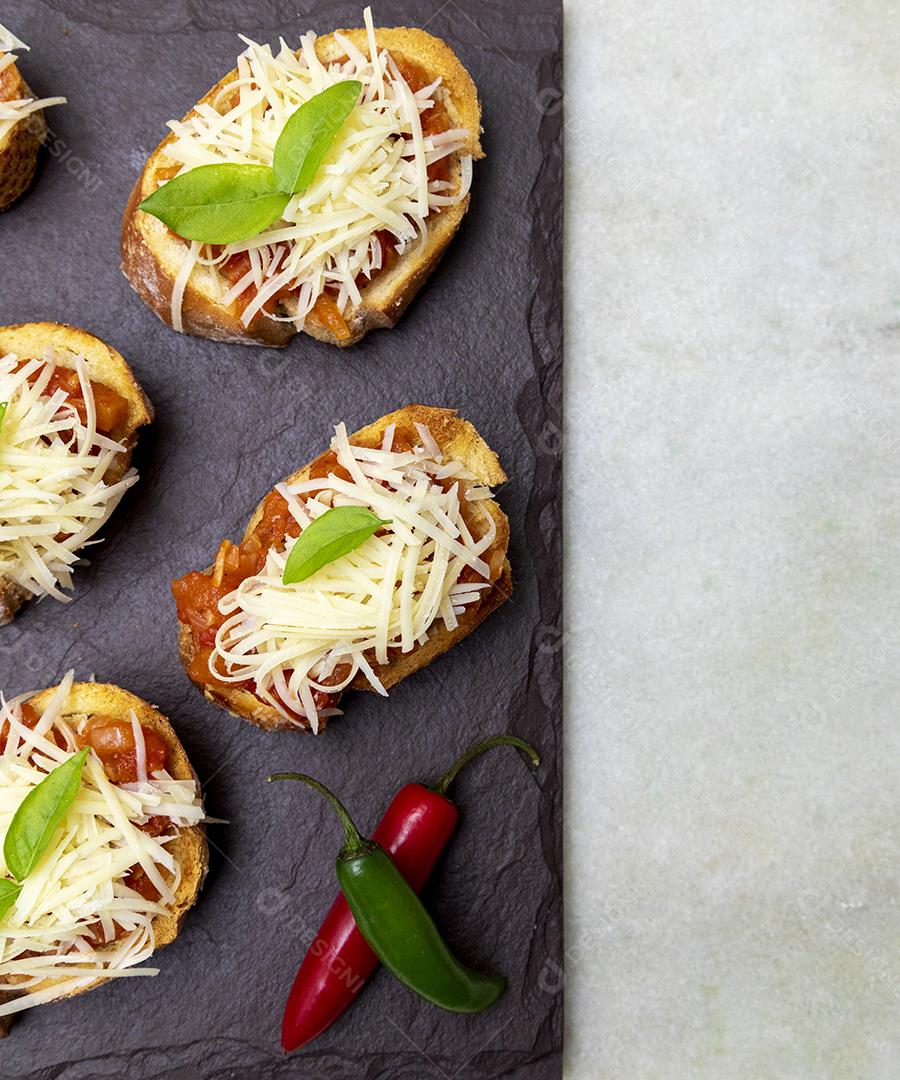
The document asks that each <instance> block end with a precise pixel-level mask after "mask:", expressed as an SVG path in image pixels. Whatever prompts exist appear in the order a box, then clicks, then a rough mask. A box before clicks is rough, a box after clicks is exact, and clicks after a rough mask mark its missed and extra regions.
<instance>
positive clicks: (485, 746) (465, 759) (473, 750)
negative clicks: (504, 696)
mask: <svg viewBox="0 0 900 1080" xmlns="http://www.w3.org/2000/svg"><path fill="white" fill-rule="evenodd" d="M495 746H516V747H518V749H519V750H522V751H523V752H524V753H526V754H527V755H528V757H529V758H530V759H531V764H532V765H534V766H538V765H540V763H541V758H540V755H539V754H538V752H537V751H536V750H535V749H534V747H533V746H529V745H528V743H527V742H525V741H524V740H523V739H517V738H516V736H515V735H491V736H490V737H489V738H487V739H481V740H479V741H478V742H477V743H475V744H474V745H472V746H470V747H469V749H468V750H466V752H465V753H464V754H462V755H461V756H460V757H459V758H457V759H456V761H454V763H453V764H452V765H451V766H450V768H449V769H448V770H447V771H446V772H445V773H444V775H443V776H442V777H441V778H440V780H438V782H437V783H436V784H432V785H431V790H432V791H434V792H436V793H437V794H438V795H444V796H446V794H447V788H449V787H450V785H451V784H452V783H453V781H454V780H455V779H456V774H457V773H458V772H459V771H460V770H461V769H464V768H465V767H466V765H468V764H469V762H470V761H473V760H474V759H475V758H477V757H478V756H479V755H480V754H483V753H484V751H485V750H490V749H492V748H493V747H495Z"/></svg>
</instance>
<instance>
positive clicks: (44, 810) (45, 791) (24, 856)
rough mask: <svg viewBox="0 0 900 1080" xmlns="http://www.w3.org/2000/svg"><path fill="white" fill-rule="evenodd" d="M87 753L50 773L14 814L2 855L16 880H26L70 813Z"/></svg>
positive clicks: (81, 753)
mask: <svg viewBox="0 0 900 1080" xmlns="http://www.w3.org/2000/svg"><path fill="white" fill-rule="evenodd" d="M87 756H88V749H87V747H85V748H84V750H79V751H78V753H77V754H74V755H73V756H72V757H70V758H69V759H68V761H64V762H63V763H62V765H59V766H57V768H55V769H54V770H53V771H52V772H49V773H47V775H46V776H45V777H44V779H43V780H42V781H41V782H40V783H39V784H38V786H37V787H35V788H32V789H31V791H29V792H28V794H27V795H26V796H25V798H24V799H23V800H22V802H21V803H20V805H19V809H18V810H17V811H16V812H15V814H14V815H13V819H12V821H11V822H10V824H9V829H7V832H6V839H5V840H4V841H3V857H4V859H5V860H6V867H7V869H8V870H9V872H10V873H11V874H12V876H13V877H14V878H15V879H16V881H24V880H25V878H27V877H28V875H29V874H30V873H31V871H32V870H33V869H34V868H35V866H37V864H38V862H39V861H40V858H41V856H42V855H43V854H44V852H45V851H46V850H47V846H48V845H49V843H50V841H51V840H52V839H53V834H54V833H55V832H56V829H57V826H58V825H59V823H60V822H61V821H62V819H63V818H64V817H65V816H66V814H67V813H68V812H69V807H70V806H71V805H72V803H73V802H74V801H75V796H76V795H77V794H78V789H79V788H80V787H81V771H82V769H83V768H84V763H85V760H86V759H87Z"/></svg>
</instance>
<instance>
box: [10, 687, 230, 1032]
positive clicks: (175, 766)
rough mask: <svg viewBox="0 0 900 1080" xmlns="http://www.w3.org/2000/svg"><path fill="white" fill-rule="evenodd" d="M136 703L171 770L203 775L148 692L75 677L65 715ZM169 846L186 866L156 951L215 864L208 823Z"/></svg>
mask: <svg viewBox="0 0 900 1080" xmlns="http://www.w3.org/2000/svg"><path fill="white" fill-rule="evenodd" d="M56 689H57V688H56V687H50V688H49V689H47V690H41V691H40V692H38V693H37V694H35V695H34V696H33V697H32V698H30V699H29V701H30V704H31V705H33V706H34V707H35V708H36V709H38V710H42V709H44V708H45V707H46V706H47V704H48V703H49V701H50V699H51V698H52V696H53V694H54V693H55V692H56ZM131 709H134V712H135V715H136V716H137V718H138V721H139V723H140V724H141V725H142V726H143V727H145V728H149V729H151V730H152V731H154V732H156V734H158V735H159V736H160V737H161V738H162V739H163V740H164V742H165V744H166V746H167V747H168V751H169V756H168V761H167V768H168V770H169V772H170V773H171V775H172V776H173V777H174V778H175V779H176V780H194V781H197V774H196V773H195V772H194V770H193V768H192V767H191V763H190V761H189V760H188V756H187V754H186V753H185V750H184V747H183V746H182V745H181V742H180V740H179V738H178V736H177V735H176V734H175V730H174V729H173V727H172V725H171V723H170V722H169V720H168V719H167V718H166V717H165V716H163V714H162V713H161V712H160V711H159V710H158V709H157V708H155V707H154V706H153V705H149V704H148V703H147V702H146V701H144V700H143V699H142V698H139V697H137V695H135V694H132V693H130V692H129V691H127V690H123V689H122V688H121V687H119V686H113V685H112V684H110V683H73V685H72V687H71V689H70V691H69V695H68V697H67V698H66V702H65V705H64V706H63V709H62V711H61V714H60V715H61V716H62V717H64V718H65V719H66V720H67V721H68V722H69V723H70V724H76V723H78V722H79V721H80V720H81V718H82V717H92V716H114V717H116V718H122V717H125V718H127V717H128V716H129V715H130V710H131ZM168 850H169V851H170V852H172V854H173V855H174V857H175V858H176V859H177V860H178V863H179V865H180V866H181V872H182V873H181V881H180V882H179V885H178V889H177V890H176V893H175V904H174V906H173V908H172V911H171V912H170V913H169V914H167V915H157V916H155V918H154V919H153V923H152V926H153V934H154V938H155V941H156V946H155V949H154V953H155V952H156V951H158V950H159V949H162V948H163V947H164V946H166V945H168V944H170V942H172V941H174V940H175V938H176V937H178V934H179V933H180V932H181V928H182V925H183V923H184V920H185V917H186V915H187V913H188V911H189V910H190V909H191V908H192V907H193V906H194V903H195V902H196V900H197V895H198V894H199V892H200V888H201V886H202V885H203V880H204V878H205V877H206V871H207V868H208V866H209V847H208V845H207V842H206V830H205V828H204V826H203V825H195V826H191V827H190V828H185V829H182V830H181V831H180V832H179V834H178V836H177V837H176V838H175V839H174V840H173V841H172V842H171V843H170V844H169V845H168ZM60 981H62V980H56V979H45V980H44V981H43V982H40V983H38V984H36V985H35V986H34V987H32V988H31V990H30V992H32V993H34V992H37V991H39V990H44V989H47V988H49V987H51V986H53V985H54V984H55V983H58V982H60ZM111 981H112V980H111V979H110V978H108V977H102V976H101V977H99V978H97V979H94V981H93V982H91V983H89V984H88V985H87V986H83V987H80V988H79V989H76V990H71V991H69V992H68V993H66V994H62V995H61V996H60V997H59V998H57V999H56V1000H58V1001H62V1000H63V999H64V998H68V997H74V996H75V995H76V994H81V993H84V992H85V991H86V990H93V989H94V988H95V987H98V986H102V985H103V984H104V983H107V982H111ZM14 1016H15V1014H14ZM14 1016H13V1017H4V1018H0V1037H2V1035H3V1034H6V1033H8V1031H7V1032H3V1031H2V1021H3V1020H4V1019H5V1020H7V1021H9V1020H12V1019H13V1018H14Z"/></svg>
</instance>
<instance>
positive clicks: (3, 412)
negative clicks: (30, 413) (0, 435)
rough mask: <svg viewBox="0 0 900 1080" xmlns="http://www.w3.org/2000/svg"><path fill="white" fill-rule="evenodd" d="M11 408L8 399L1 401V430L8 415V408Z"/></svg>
mask: <svg viewBox="0 0 900 1080" xmlns="http://www.w3.org/2000/svg"><path fill="white" fill-rule="evenodd" d="M8 408H9V402H8V401H0V431H2V430H3V420H4V418H5V416H6V410H7V409H8Z"/></svg>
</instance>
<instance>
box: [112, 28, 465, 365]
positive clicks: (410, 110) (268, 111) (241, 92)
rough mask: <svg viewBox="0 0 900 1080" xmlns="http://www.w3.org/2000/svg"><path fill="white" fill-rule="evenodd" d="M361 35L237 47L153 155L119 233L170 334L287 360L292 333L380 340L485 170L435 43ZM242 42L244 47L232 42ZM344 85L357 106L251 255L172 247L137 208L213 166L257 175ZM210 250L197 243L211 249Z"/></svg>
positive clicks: (446, 61) (185, 243)
mask: <svg viewBox="0 0 900 1080" xmlns="http://www.w3.org/2000/svg"><path fill="white" fill-rule="evenodd" d="M364 22H365V25H364V26H363V27H361V28H359V29H356V30H337V31H335V32H334V33H331V34H327V35H325V36H323V37H316V35H315V34H313V33H308V34H306V35H304V36H303V37H302V38H301V39H300V48H299V49H297V51H296V52H294V51H292V50H291V49H290V48H288V47H287V46H286V45H285V44H284V42H283V41H282V43H281V48H280V49H279V50H277V51H276V52H275V53H273V51H272V49H271V48H270V47H269V46H268V45H258V44H256V43H254V42H248V44H247V49H246V50H245V52H244V53H242V54H241V56H240V57H239V58H238V64H237V67H236V68H235V69H234V70H233V71H231V72H230V73H229V74H228V75H226V76H225V78H224V79H222V80H221V82H219V83H218V84H217V85H216V86H214V87H213V88H212V90H210V91H209V93H208V94H207V95H206V96H205V97H204V98H203V99H202V100H201V101H200V102H199V103H198V104H197V105H196V106H195V107H194V108H193V109H192V110H191V111H190V112H189V113H188V114H187V116H185V117H184V119H183V120H180V121H173V122H171V123H170V125H169V127H170V128H171V133H170V134H169V135H168V136H167V137H166V139H164V140H163V142H162V143H160V145H159V146H158V147H157V149H156V150H155V151H154V152H153V154H152V155H151V157H150V159H149V160H148V162H147V164H146V166H145V168H144V170H143V172H142V173H141V175H140V177H139V178H138V180H137V183H136V184H135V187H134V190H133V192H132V195H131V199H130V201H129V203H128V207H127V209H126V211H125V218H124V222H123V227H122V269H123V271H124V273H125V275H126V277H127V278H128V280H129V281H130V282H131V284H132V286H133V287H134V289H135V290H136V291H137V293H138V294H139V295H140V296H141V297H142V299H143V300H144V301H145V303H147V304H148V305H149V307H150V308H151V309H152V310H153V311H154V312H156V314H157V315H158V316H159V317H160V318H161V319H162V320H163V321H164V322H166V323H168V325H169V326H171V327H173V328H174V329H176V330H179V331H182V332H184V333H188V334H195V335H198V336H200V337H206V338H213V339H215V340H217V341H230V342H245V343H248V344H256V345H264V346H270V347H271V346H283V345H287V344H288V342H289V341H290V340H291V338H293V337H294V335H295V334H297V333H298V332H299V331H304V332H305V333H307V334H310V335H312V336H313V337H315V338H318V339H319V340H321V341H325V342H330V343H331V344H334V345H340V346H345V345H352V344H354V343H355V342H358V341H359V340H360V339H361V338H362V337H363V336H364V335H365V334H367V333H368V332H369V331H370V330H372V329H374V328H376V327H391V326H393V325H394V324H395V323H396V322H397V320H398V319H399V317H400V315H401V314H402V313H403V311H404V310H405V309H406V307H407V305H408V304H409V302H410V301H411V300H412V298H413V296H415V294H416V292H418V290H419V288H420V287H421V286H422V284H423V283H424V282H425V281H426V279H427V278H428V276H429V275H430V274H431V272H432V270H433V269H434V268H435V266H436V265H437V262H438V260H439V259H440V257H441V255H442V254H443V252H444V250H445V249H446V247H447V245H448V244H449V243H450V240H451V239H452V238H453V236H454V234H455V233H456V231H457V229H458V228H459V226H460V223H461V222H462V219H463V217H464V215H465V213H466V210H467V208H468V205H469V188H470V183H471V177H472V162H473V160H474V159H477V158H480V157H482V156H483V152H482V148H481V142H480V133H481V106H480V104H479V100H478V94H477V91H476V89H475V84H474V83H473V82H472V79H471V77H470V76H469V74H468V72H467V71H466V69H465V68H464V67H463V65H462V63H461V62H460V60H459V59H458V57H457V56H456V54H455V53H454V52H453V50H452V49H451V48H450V47H449V46H448V45H446V44H445V43H444V42H443V41H440V40H439V39H437V38H435V37H432V36H431V35H430V34H427V33H425V32H424V31H423V30H417V29H412V28H409V27H396V28H393V29H375V28H374V26H373V23H372V16H371V14H370V12H369V9H368V8H367V9H366V11H365V16H364ZM244 40H246V39H244ZM351 81H355V82H356V83H358V85H359V87H360V89H359V93H358V100H357V103H356V105H355V106H354V107H353V108H352V110H351V112H350V113H349V115H348V117H347V119H346V121H345V122H343V126H342V127H341V128H340V130H339V131H338V133H337V134H336V136H335V138H334V141H333V143H332V144H331V145H330V148H329V149H328V151H327V153H326V155H325V157H324V160H323V162H322V164H321V165H320V167H318V169H317V171H316V172H315V174H314V178H313V179H312V181H311V182H310V183H309V186H308V187H307V188H306V189H305V190H303V191H302V192H300V193H299V194H294V195H292V197H291V198H290V201H289V202H288V203H287V206H286V208H285V209H284V211H283V213H282V214H281V216H280V217H278V218H277V219H276V220H275V221H273V222H272V224H271V225H270V226H268V227H266V228H264V229H263V230H262V231H261V232H259V233H258V234H257V235H254V236H252V237H250V238H249V239H241V240H239V241H235V242H230V243H224V244H214V243H205V242H203V240H204V236H201V239H199V240H197V239H194V240H187V239H184V238H183V233H182V234H178V233H177V231H173V229H171V228H169V227H167V225H166V224H164V223H163V221H162V220H158V219H157V218H156V217H154V216H152V214H151V213H148V212H145V211H142V210H141V205H142V203H144V201H145V200H147V199H148V198H149V197H150V196H152V195H153V194H154V193H155V192H157V191H158V190H159V189H160V187H161V186H163V185H165V184H167V183H169V182H170V181H172V180H174V179H180V178H181V177H183V176H184V175H186V174H187V173H189V172H191V170H197V169H199V167H201V166H208V165H212V164H217V163H231V164H243V165H255V166H259V165H263V166H271V165H272V164H273V160H274V158H275V153H276V147H277V145H278V142H279V137H280V136H281V135H282V134H283V132H284V130H285V127H286V125H287V123H288V120H289V118H291V117H292V116H293V114H294V113H295V112H298V111H299V108H300V107H302V106H304V105H306V104H308V103H309V102H310V101H311V100H313V99H315V97H316V96H317V95H321V94H322V92H323V91H324V90H326V89H329V88H331V87H334V86H336V85H337V84H339V83H345V84H346V83H348V82H351ZM209 235H211V234H209Z"/></svg>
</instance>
